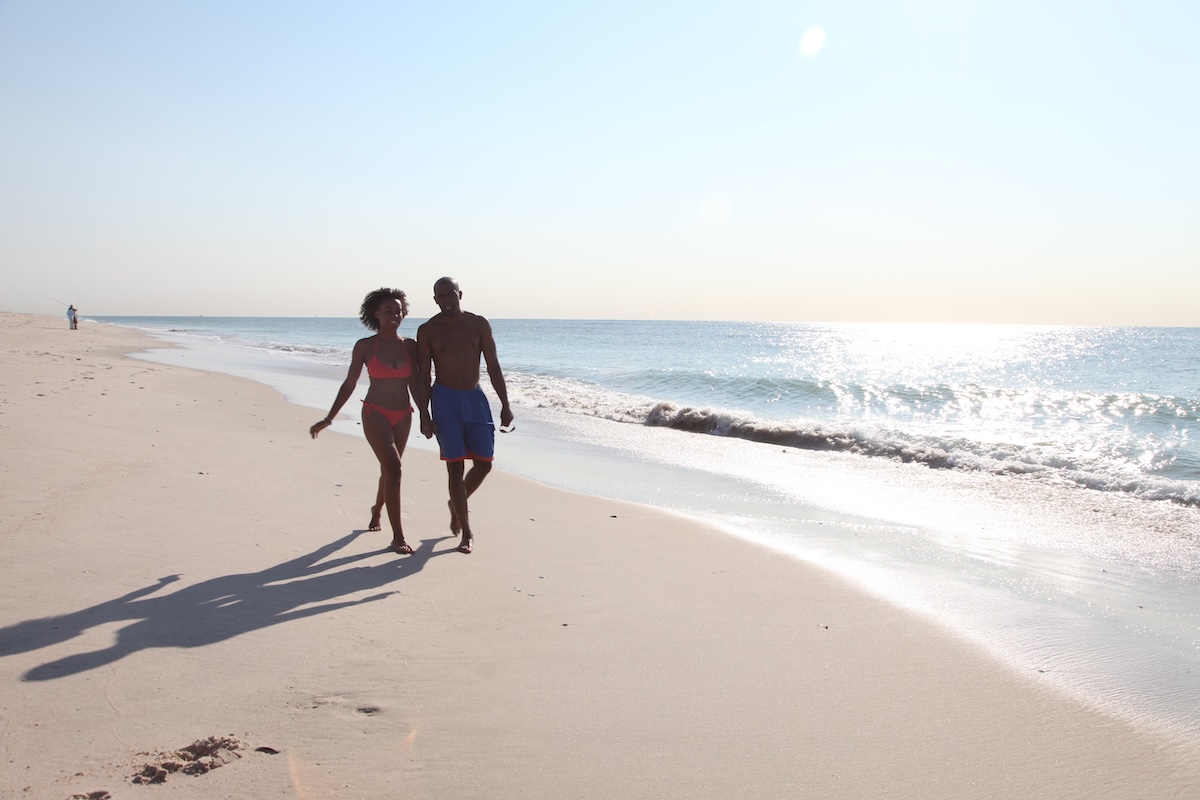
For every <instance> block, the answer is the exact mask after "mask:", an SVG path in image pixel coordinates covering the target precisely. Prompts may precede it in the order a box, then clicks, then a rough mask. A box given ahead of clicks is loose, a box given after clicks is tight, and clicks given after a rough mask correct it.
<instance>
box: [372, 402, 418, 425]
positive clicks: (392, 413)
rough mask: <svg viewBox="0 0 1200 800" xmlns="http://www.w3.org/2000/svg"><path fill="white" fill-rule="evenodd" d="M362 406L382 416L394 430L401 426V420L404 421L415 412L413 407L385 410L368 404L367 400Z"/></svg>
mask: <svg viewBox="0 0 1200 800" xmlns="http://www.w3.org/2000/svg"><path fill="white" fill-rule="evenodd" d="M362 404H363V408H369V409H371V410H372V411H375V412H377V413H378V414H380V415H382V416H383V418H384V419H386V420H387V421H388V425H391V426H392V427H393V428H394V427H395V426H396V425H397V424H399V422H400V420H402V419H404V418H405V417H407V416H408V415H409V414H411V413H412V412H413V410H412V406H409V407H408V408H402V409H400V410H399V411H397V410H396V409H394V408H384V407H383V406H377V405H375V404H374V403H368V402H367V401H366V400H363V401H362Z"/></svg>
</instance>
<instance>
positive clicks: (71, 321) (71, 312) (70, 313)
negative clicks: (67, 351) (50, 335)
mask: <svg viewBox="0 0 1200 800" xmlns="http://www.w3.org/2000/svg"><path fill="white" fill-rule="evenodd" d="M67 324H68V325H70V326H71V330H73V331H74V330H79V312H78V311H76V310H75V306H73V305H70V306H67Z"/></svg>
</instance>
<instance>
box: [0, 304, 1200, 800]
mask: <svg viewBox="0 0 1200 800" xmlns="http://www.w3.org/2000/svg"><path fill="white" fill-rule="evenodd" d="M148 343H149V340H148V339H146V338H144V337H143V336H142V335H141V334H139V333H138V332H136V331H133V330H128V329H121V328H116V327H111V326H100V325H94V324H88V323H86V322H84V323H82V324H81V325H80V329H79V330H77V331H71V330H68V329H67V325H66V323H65V321H64V320H62V319H60V318H57V317H49V316H36V315H25V314H11V313H4V314H0V370H2V374H3V376H4V377H3V379H2V380H0V437H2V441H3V456H2V457H0V487H2V489H0V554H2V557H3V561H4V563H5V565H6V567H7V569H6V580H5V587H4V589H3V591H2V592H0V723H2V725H0V765H2V768H0V796H3V797H6V798H8V797H11V798H20V797H30V798H50V799H51V800H56V799H59V800H66V799H67V798H71V797H76V796H82V797H88V796H92V797H96V798H100V797H102V796H104V795H103V794H102V793H107V794H108V796H111V797H112V798H114V800H120V798H133V797H148V796H150V795H151V794H153V796H154V797H156V798H168V797H195V798H225V797H227V798H279V797H295V798H305V799H306V800H309V799H311V800H317V799H318V798H320V799H323V798H378V797H410V798H441V799H446V798H680V799H681V800H682V799H683V798H689V799H690V798H721V799H722V800H725V799H726V798H731V797H735V798H736V797H746V798H802V797H803V798H822V799H824V798H876V797H889V798H947V800H949V799H950V798H954V800H961V799H962V798H1022V800H1025V799H1027V798H1122V799H1126V798H1155V799H1156V800H1157V799H1160V798H1185V797H1194V796H1196V793H1197V792H1198V791H1200V788H1198V787H1200V754H1198V753H1197V751H1196V750H1195V749H1194V747H1190V746H1189V745H1188V744H1187V743H1185V742H1180V741H1176V740H1173V739H1171V738H1169V737H1168V736H1167V735H1166V734H1164V733H1162V732H1158V731H1154V730H1149V729H1143V728H1138V727H1135V726H1133V725H1132V724H1131V723H1129V722H1126V721H1123V720H1119V719H1116V718H1114V717H1111V716H1108V715H1106V714H1105V713H1103V712H1102V711H1100V710H1097V709H1091V708H1087V707H1084V706H1082V705H1080V704H1079V703H1078V702H1077V701H1075V700H1072V699H1070V698H1068V697H1065V696H1063V695H1061V694H1058V693H1056V692H1055V691H1054V690H1052V689H1051V688H1049V687H1048V686H1043V685H1041V684H1039V681H1038V676H1037V675H1036V674H1032V675H1024V674H1016V673H1014V672H1013V671H1012V670H1011V669H1010V668H1009V667H1006V666H1005V665H1003V664H1001V663H1000V662H998V661H996V660H995V659H993V658H992V657H990V656H988V655H987V654H985V653H984V652H982V651H981V650H980V649H978V648H977V647H976V646H974V645H972V644H970V643H967V642H965V641H963V640H961V639H959V638H956V637H954V636H953V635H951V634H950V633H949V632H948V631H947V630H945V629H943V628H941V627H939V626H938V625H937V624H936V623H935V622H932V621H930V620H928V619H926V618H921V617H917V616H915V615H913V614H910V613H908V612H905V611H903V610H900V609H898V608H894V607H892V606H889V605H887V604H886V603H884V602H883V601H881V600H879V599H877V598H874V597H872V596H869V595H867V594H865V593H863V592H862V591H860V590H859V589H857V588H855V587H854V586H852V585H850V584H849V583H847V582H846V581H844V580H842V579H840V578H838V577H836V576H833V575H830V574H827V573H825V572H822V571H821V570H819V569H816V568H814V567H812V566H810V565H807V564H804V563H801V562H799V561H794V560H790V559H785V558H781V557H780V556H779V554H778V553H775V552H772V551H768V550H766V549H762V548H759V547H758V546H756V545H753V544H750V543H747V542H745V541H741V540H738V539H735V538H733V537H730V536H728V535H726V534H723V533H721V532H719V531H717V530H715V529H710V528H708V527H706V526H704V525H702V524H700V523H698V522H696V521H693V520H690V519H686V518H683V517H680V516H675V515H672V514H669V513H666V512H662V511H659V510H656V509H652V508H649V507H646V506H639V505H633V504H625V503H620V502H616V501H611V500H603V499H597V498H593V497H589V496H586V495H582V494H573V493H569V492H564V491H560V490H556V489H552V488H547V487H544V486H541V485H538V484H535V483H532V482H529V481H525V480H522V479H519V478H516V477H513V476H511V475H507V474H505V473H504V472H503V471H502V470H503V449H502V446H503V442H501V443H500V444H501V449H500V452H499V454H498V462H497V463H498V470H497V471H495V472H493V473H492V475H491V476H490V477H489V478H488V480H487V482H486V483H485V484H484V486H483V488H482V489H481V490H480V492H479V493H478V494H477V495H476V496H475V497H474V498H473V499H472V512H473V513H472V520H473V525H474V527H475V529H476V534H477V537H478V538H477V542H476V550H475V552H474V553H473V554H471V555H463V554H460V553H457V552H455V550H454V546H455V544H456V540H455V539H453V538H451V537H450V535H449V533H448V530H447V512H446V503H445V497H446V488H445V480H444V469H443V468H442V466H441V464H440V463H439V462H438V461H437V459H436V457H435V456H433V455H432V454H430V453H429V452H427V451H420V450H413V449H410V450H409V451H408V453H407V454H406V456H405V475H404V506H405V517H404V525H405V532H406V535H407V538H408V540H409V541H410V543H412V544H413V545H414V546H415V547H417V552H416V553H415V554H414V555H412V556H407V557H403V556H397V555H395V554H394V553H392V552H390V551H388V550H387V549H386V545H387V543H388V541H389V539H390V535H389V534H388V533H386V532H374V533H372V532H367V531H365V527H366V523H367V519H368V517H369V506H370V504H371V502H372V501H373V497H374V492H375V482H376V477H377V474H378V468H377V463H376V461H375V459H374V457H373V456H372V454H371V452H370V449H369V447H368V445H367V443H366V442H365V441H364V440H362V439H361V438H358V437H354V436H347V435H341V434H336V433H332V432H327V433H325V434H323V435H322V436H321V437H320V439H318V440H316V441H313V440H312V439H310V438H309V435H308V426H309V425H311V424H312V423H313V422H314V421H315V420H316V419H317V418H319V416H320V415H319V414H314V412H313V411H312V410H311V409H306V408H300V407H298V406H294V405H289V404H288V403H286V402H285V401H284V400H283V399H282V398H281V397H280V396H279V395H278V394H277V393H276V392H275V391H274V390H272V389H270V388H267V387H266V386H263V385H260V384H257V383H254V382H250V381H243V380H239V379H236V378H232V377H228V376H223V375H217V374H214V373H207V372H200V371H194V370H188V369H183V368H177V367H167V366H160V365H156V364H149V363H146V362H144V361H139V360H136V359H131V358H128V357H126V356H125V354H126V353H130V352H134V351H136V350H138V349H139V348H142V347H145V346H148ZM154 344H155V346H160V347H161V346H162V345H161V343H154ZM210 737H215V738H216V739H218V740H219V739H226V740H227V741H224V742H220V741H218V742H216V744H224V745H225V751H226V752H225V753H223V754H221V757H219V758H217V759H216V760H215V761H213V760H196V759H191V760H190V762H189V758H188V757H187V755H186V754H185V755H184V756H180V755H178V754H176V755H171V752H172V751H178V750H179V749H180V748H183V747H185V746H188V745H191V744H192V743H194V742H197V741H202V740H206V739H209V738H210ZM259 748H261V750H260V749H259ZM222 761H224V762H227V763H223V764H222V763H221V762H222ZM189 763H190V764H191V765H192V766H190V767H189V771H191V772H195V773H196V774H185V772H184V771H183V770H179V771H171V770H172V769H174V767H173V766H164V765H172V764H183V765H185V766H186V765H188V764H189ZM146 765H152V766H157V767H158V768H159V769H161V770H163V772H162V773H158V775H159V777H161V776H162V775H164V774H165V780H164V781H163V782H162V783H161V784H160V785H155V786H146V785H137V784H134V783H133V778H134V777H135V776H137V775H139V774H142V773H143V771H144V769H145V767H146ZM197 765H198V766H197ZM210 767H211V768H210ZM153 773H154V770H153V769H152V770H150V772H147V773H145V774H146V775H147V779H150V778H149V776H151V775H152V774H153Z"/></svg>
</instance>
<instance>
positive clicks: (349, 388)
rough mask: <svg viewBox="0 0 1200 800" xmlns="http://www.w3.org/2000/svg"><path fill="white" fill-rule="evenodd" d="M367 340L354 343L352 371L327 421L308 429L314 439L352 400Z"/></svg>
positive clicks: (327, 416)
mask: <svg viewBox="0 0 1200 800" xmlns="http://www.w3.org/2000/svg"><path fill="white" fill-rule="evenodd" d="M366 341H367V340H366V339H359V340H358V341H357V342H355V343H354V350H353V352H352V353H351V355H350V369H348V370H346V380H344V381H342V385H341V387H340V388H338V393H337V397H335V398H334V400H333V405H332V406H330V407H329V413H328V414H327V415H326V416H325V419H323V420H321V421H320V422H318V423H317V424H315V425H313V426H312V427H311V428H309V429H308V432H309V433H310V434H311V435H312V438H314V439H315V438H317V434H318V433H320V432H321V431H323V430H325V429H326V428H328V427H329V426H330V425H332V424H333V418H334V417H336V416H337V414H338V412H339V411H341V410H342V406H344V405H346V401H347V400H349V399H350V395H352V394H354V389H355V387H357V386H358V378H359V376H360V375H362V368H363V364H364V363H366V359H365V358H364V357H363V353H365V352H366V346H365V344H364V342H366Z"/></svg>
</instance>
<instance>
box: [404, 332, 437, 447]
mask: <svg viewBox="0 0 1200 800" xmlns="http://www.w3.org/2000/svg"><path fill="white" fill-rule="evenodd" d="M426 324H428V323H426ZM432 382H433V347H432V345H431V344H430V342H429V330H428V329H427V328H426V327H425V325H422V326H421V327H419V328H417V374H416V375H414V376H413V377H412V380H411V381H410V382H409V386H412V387H413V400H415V401H416V402H417V410H418V411H419V412H420V414H421V433H422V434H423V435H424V436H425V438H426V439H428V438H429V437H431V436H433V435H434V434H435V433H437V429H436V428H435V427H434V425H433V417H431V416H430V415H429V398H430V395H431V394H432V392H433V390H432V389H431V388H430V386H431V384H432Z"/></svg>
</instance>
